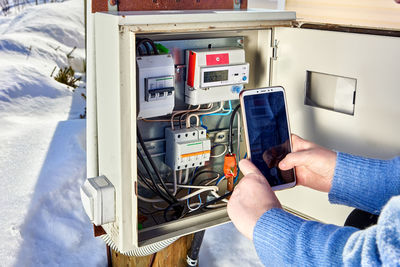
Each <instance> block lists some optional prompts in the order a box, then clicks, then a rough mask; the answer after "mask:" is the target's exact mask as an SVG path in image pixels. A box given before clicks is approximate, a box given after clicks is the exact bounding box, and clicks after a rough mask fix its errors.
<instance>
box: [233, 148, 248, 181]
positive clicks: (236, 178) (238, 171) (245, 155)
mask: <svg viewBox="0 0 400 267" xmlns="http://www.w3.org/2000/svg"><path fill="white" fill-rule="evenodd" d="M243 158H244V159H245V158H247V152H246V153H245V154H244V157H243ZM239 160H240V155H239ZM237 169H238V170H237V175H236V177H235V180H234V181H233V183H234V184H236V182H237V180H238V178H239V173H240V168H239V165H238V167H237Z"/></svg>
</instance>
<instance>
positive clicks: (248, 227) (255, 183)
mask: <svg viewBox="0 0 400 267" xmlns="http://www.w3.org/2000/svg"><path fill="white" fill-rule="evenodd" d="M239 167H240V171H241V172H242V173H243V175H244V177H243V178H242V179H241V180H240V182H239V184H238V185H237V186H236V187H235V190H234V191H233V193H232V196H231V198H230V199H229V202H228V215H229V218H231V220H232V222H233V224H234V225H235V227H236V228H237V229H238V230H239V232H241V233H242V234H243V235H244V236H246V237H247V238H249V239H250V240H252V239H253V230H254V227H255V225H256V223H257V220H258V219H259V218H260V217H261V215H263V214H264V213H265V212H266V211H268V210H270V209H272V208H281V204H280V203H279V200H278V199H277V198H276V196H275V193H274V191H272V189H271V187H270V185H269V184H268V181H267V179H266V178H265V177H264V176H263V175H262V173H261V172H260V170H258V169H257V167H256V166H255V165H254V164H253V163H252V162H251V161H250V160H247V159H244V160H241V161H240V162H239Z"/></svg>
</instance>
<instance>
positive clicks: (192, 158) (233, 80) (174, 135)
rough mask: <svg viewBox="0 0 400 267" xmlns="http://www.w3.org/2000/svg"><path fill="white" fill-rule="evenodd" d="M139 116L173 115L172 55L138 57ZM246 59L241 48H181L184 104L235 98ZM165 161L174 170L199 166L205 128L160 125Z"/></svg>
mask: <svg viewBox="0 0 400 267" xmlns="http://www.w3.org/2000/svg"><path fill="white" fill-rule="evenodd" d="M136 62H137V70H138V71H137V73H138V79H137V82H138V97H139V101H138V104H139V107H138V119H147V118H153V117H159V116H165V115H168V114H172V113H173V110H174V107H175V93H176V90H175V64H174V58H173V56H172V55H171V54H162V55H146V56H138V57H137V59H136ZM248 77H249V63H246V61H245V52H244V49H243V48H236V47H235V48H233V47H232V48H218V49H199V50H187V51H186V79H185V89H184V90H185V103H186V104H188V105H191V106H192V107H199V106H200V105H202V104H209V103H214V102H221V101H228V100H235V99H239V93H240V91H241V90H243V88H244V84H247V83H248ZM165 139H166V152H167V153H166V164H167V165H168V166H169V167H170V168H171V169H173V170H182V169H188V168H193V167H199V166H203V165H204V164H205V162H206V161H208V160H209V159H210V154H211V142H210V140H209V139H208V137H207V133H206V129H205V128H203V127H201V126H199V125H197V126H195V127H188V128H183V129H181V128H179V129H172V128H166V129H165Z"/></svg>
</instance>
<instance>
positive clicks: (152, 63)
mask: <svg viewBox="0 0 400 267" xmlns="http://www.w3.org/2000/svg"><path fill="white" fill-rule="evenodd" d="M136 62H137V67H138V88H139V89H138V90H139V111H138V117H139V118H151V117H157V116H163V115H167V114H170V113H171V112H172V110H173V109H174V105H175V79H174V75H175V66H174V60H173V58H172V55H170V54H166V55H149V56H140V57H137V59H136Z"/></svg>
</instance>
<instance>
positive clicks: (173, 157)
mask: <svg viewBox="0 0 400 267" xmlns="http://www.w3.org/2000/svg"><path fill="white" fill-rule="evenodd" d="M165 138H166V144H167V147H166V151H167V153H166V163H167V165H168V166H169V167H171V168H172V169H173V170H183V169H187V168H194V167H198V166H204V164H205V162H206V161H208V160H210V153H211V141H210V139H208V137H207V131H206V129H204V128H203V127H191V128H186V129H177V130H172V129H171V128H166V129H165Z"/></svg>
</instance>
